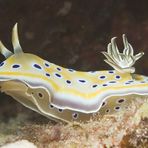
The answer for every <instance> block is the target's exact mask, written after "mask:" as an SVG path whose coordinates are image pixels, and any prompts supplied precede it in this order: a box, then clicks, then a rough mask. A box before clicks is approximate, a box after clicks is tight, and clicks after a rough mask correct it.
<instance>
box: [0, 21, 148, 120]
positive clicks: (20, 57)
mask: <svg viewBox="0 0 148 148" xmlns="http://www.w3.org/2000/svg"><path fill="white" fill-rule="evenodd" d="M123 43H124V50H123V53H120V52H119V50H118V47H117V45H116V38H112V39H111V43H109V44H108V47H107V52H102V53H103V54H104V55H105V57H106V59H105V62H106V63H108V64H109V65H110V66H112V67H113V68H114V70H104V71H88V72H82V71H76V70H74V69H67V68H64V67H61V66H58V65H55V64H53V63H50V62H48V61H46V60H43V59H42V58H40V57H38V56H36V55H34V54H30V53H24V52H23V50H22V48H21V46H20V43H19V38H18V31H17V24H15V26H14V28H13V31H12V44H13V48H14V53H12V52H11V51H9V50H8V49H7V48H6V47H5V46H4V45H3V44H2V42H0V52H1V53H2V54H3V55H4V56H5V58H6V60H5V61H3V62H1V63H0V90H1V91H2V92H5V93H6V94H8V95H10V96H12V97H13V98H14V99H16V100H17V101H19V102H20V103H21V104H23V105H24V106H26V107H28V108H30V109H32V110H34V111H36V112H38V113H40V114H42V115H44V116H46V117H49V118H52V119H54V120H62V121H65V122H71V121H88V120H89V119H90V118H91V117H92V116H94V114H95V113H98V112H99V113H100V114H102V115H105V114H112V113H116V112H120V111H121V110H123V109H126V108H127V106H129V104H130V102H131V101H132V100H133V99H135V98H137V96H140V97H141V98H144V97H148V77H146V76H143V75H138V74H134V72H135V68H134V67H133V65H134V64H135V62H136V61H137V60H138V59H139V58H141V57H142V56H143V54H144V53H143V52H141V53H139V54H136V55H134V51H133V48H132V46H131V44H129V43H128V40H127V38H126V36H125V35H123Z"/></svg>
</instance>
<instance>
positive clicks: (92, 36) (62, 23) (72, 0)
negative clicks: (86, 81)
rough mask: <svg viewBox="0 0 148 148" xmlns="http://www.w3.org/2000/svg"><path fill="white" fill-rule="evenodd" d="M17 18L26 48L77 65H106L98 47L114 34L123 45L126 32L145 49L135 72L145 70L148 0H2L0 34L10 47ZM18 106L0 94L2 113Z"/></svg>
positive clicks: (0, 58) (63, 63)
mask: <svg viewBox="0 0 148 148" xmlns="http://www.w3.org/2000/svg"><path fill="white" fill-rule="evenodd" d="M16 22H18V27H19V37H20V42H21V45H22V47H23V50H24V51H25V52H29V53H34V54H36V55H39V56H40V57H42V58H43V59H46V60H48V61H50V62H52V63H56V64H58V65H61V66H64V67H69V68H74V69H77V70H102V69H109V68H110V67H109V66H108V65H107V64H105V63H104V61H103V58H104V57H103V55H101V53H100V51H103V50H106V47H107V44H108V43H109V42H110V39H111V38H112V37H114V36H117V37H118V39H117V41H118V45H119V47H120V49H121V51H122V49H123V46H122V38H121V37H122V34H123V33H125V34H126V35H127V36H128V40H129V42H130V43H131V44H132V45H133V48H134V49H135V52H136V53H138V52H140V51H141V50H142V51H144V52H145V56H144V57H143V58H142V59H140V60H139V61H138V62H137V63H136V72H137V73H141V74H144V75H148V69H147V67H148V60H147V57H148V44H147V42H148V1H147V0H141V1H139V0H120V1H119V0H92V1H90V0H63V1H62V0H34V1H33V0H0V39H1V40H2V42H3V43H4V45H5V46H6V47H7V48H8V49H10V50H12V44H11V31H12V28H13V26H14V24H15V23H16ZM3 60H4V57H3V56H0V61H3ZM20 108H21V109H20ZM22 108H23V107H22V106H21V105H20V104H19V103H17V102H16V101H14V100H13V99H12V98H11V97H9V96H7V95H5V94H0V117H2V116H5V117H7V116H9V115H10V116H11V115H12V114H14V113H13V112H15V111H22V110H27V109H25V108H23V109H22Z"/></svg>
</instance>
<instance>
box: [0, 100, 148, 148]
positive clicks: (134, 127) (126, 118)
mask: <svg viewBox="0 0 148 148" xmlns="http://www.w3.org/2000/svg"><path fill="white" fill-rule="evenodd" d="M136 100H137V101H134V102H133V103H132V104H131V106H129V109H128V110H127V111H124V112H122V113H120V114H114V115H106V116H103V117H101V116H99V115H96V117H95V118H94V119H92V120H90V121H88V123H80V124H78V123H71V124H63V123H54V122H49V121H48V120H46V119H44V118H43V119H42V121H41V118H40V120H38V116H36V117H35V116H34V118H32V119H31V118H30V117H29V112H28V115H26V114H22V113H19V114H18V115H17V116H16V117H13V118H10V119H9V120H7V121H6V122H4V121H0V131H1V133H0V141H1V142H0V145H3V144H6V143H13V142H16V141H17V142H16V143H14V145H18V144H19V143H20V144H21V145H25V144H29V143H28V142H31V143H32V144H34V145H36V146H37V147H54V148H55V147H57V148H59V147H64V146H67V147H69V148H73V147H121V148H122V147H146V146H147V145H148V124H147V123H148V110H147V108H148V98H145V99H144V100H140V98H136ZM21 140H23V141H21ZM24 140H25V141H24ZM26 140H27V141H26ZM32 144H31V146H32V147H35V146H34V145H32ZM7 146H8V145H7ZM10 146H11V145H10Z"/></svg>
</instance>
